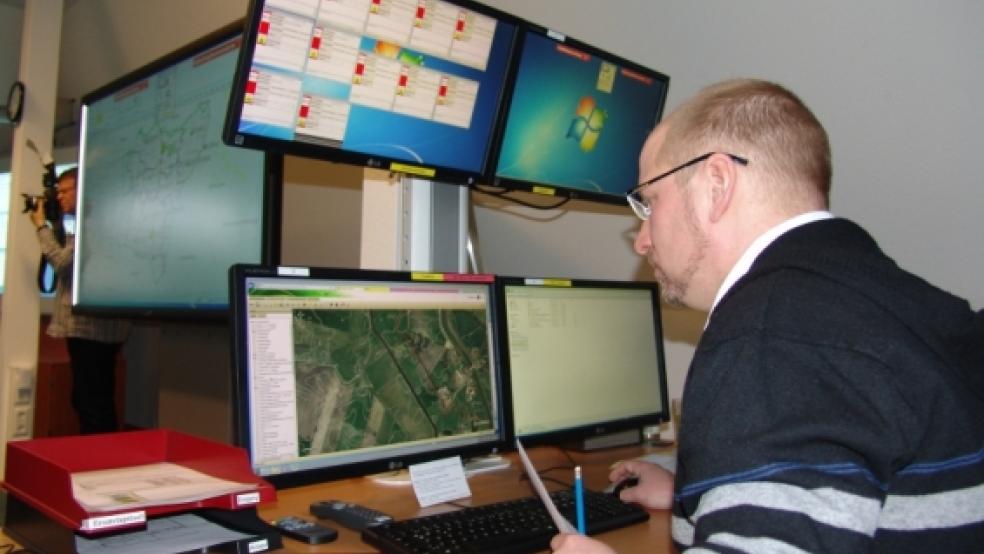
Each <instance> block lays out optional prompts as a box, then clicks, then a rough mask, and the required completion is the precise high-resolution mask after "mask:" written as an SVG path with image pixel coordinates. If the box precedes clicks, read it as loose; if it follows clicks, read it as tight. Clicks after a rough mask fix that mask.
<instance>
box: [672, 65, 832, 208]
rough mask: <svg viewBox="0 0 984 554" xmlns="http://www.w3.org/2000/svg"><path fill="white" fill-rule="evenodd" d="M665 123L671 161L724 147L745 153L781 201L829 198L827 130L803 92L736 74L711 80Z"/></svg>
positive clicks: (817, 203) (818, 201)
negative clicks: (733, 76)
mask: <svg viewBox="0 0 984 554" xmlns="http://www.w3.org/2000/svg"><path fill="white" fill-rule="evenodd" d="M664 124H666V125H667V127H668V132H667V135H666V140H665V141H664V143H663V145H662V147H661V148H660V151H659V153H658V154H657V155H658V156H659V158H660V159H661V160H663V161H664V162H665V163H667V164H670V165H676V164H679V163H683V162H684V161H686V160H687V159H689V158H693V157H695V156H699V155H701V154H703V153H705V152H716V151H721V152H726V153H729V154H734V155H737V156H742V157H744V158H747V159H748V160H749V169H750V170H752V171H755V172H756V173H757V174H759V175H761V176H762V177H763V178H764V180H765V181H767V182H768V183H769V184H770V187H771V188H772V189H773V190H770V191H768V193H769V194H771V195H773V197H774V198H775V199H776V200H778V201H783V202H791V203H794V204H803V203H806V204H809V205H813V206H817V207H822V208H826V207H827V206H828V205H829V203H830V179H831V162H830V143H829V142H828V139H827V132H826V131H825V130H824V128H823V126H822V125H821V124H820V122H819V121H818V120H817V118H816V116H814V115H813V112H811V111H810V109H809V108H807V107H806V105H805V104H804V103H803V102H802V100H800V99H799V97H797V96H796V95H795V94H793V93H792V92H790V91H789V90H787V89H786V88H784V87H782V86H780V85H778V84H776V83H771V82H768V81H761V80H755V79H735V80H730V81H724V82H722V83H718V84H716V85H711V86H709V87H707V88H705V89H703V90H701V91H700V92H699V93H698V94H697V95H696V96H694V97H693V98H691V99H689V100H687V101H686V102H684V103H683V104H682V105H680V106H679V107H678V108H677V109H675V110H674V111H673V112H672V113H671V114H670V115H669V116H668V117H667V118H666V120H665V121H664ZM682 179H683V177H682V178H681V180H682ZM763 192H765V191H763Z"/></svg>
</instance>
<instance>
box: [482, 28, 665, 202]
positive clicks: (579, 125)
mask: <svg viewBox="0 0 984 554" xmlns="http://www.w3.org/2000/svg"><path fill="white" fill-rule="evenodd" d="M638 75H639V74H636V76H638ZM647 81H648V82H647ZM664 95H665V83H664V82H661V81H656V80H652V79H639V78H630V77H628V76H626V74H625V72H624V71H623V70H622V68H620V67H619V66H618V65H616V64H615V63H612V62H609V61H605V60H602V59H601V58H599V57H598V56H595V55H592V54H590V53H588V52H584V51H580V50H577V49H575V48H571V47H569V46H567V45H565V44H563V43H559V42H556V41H554V40H553V39H550V38H548V37H546V36H542V35H539V34H532V33H531V34H529V35H527V37H526V42H525V44H524V47H523V52H522V57H521V59H520V64H519V67H518V69H517V74H516V83H515V88H514V90H513V97H512V101H511V104H510V106H509V112H508V116H507V120H506V126H505V130H504V136H503V141H502V146H501V150H500V152H499V159H498V162H497V165H496V171H495V174H496V176H497V177H499V178H503V179H512V180H517V181H524V182H528V183H532V184H534V185H548V186H555V187H565V188H570V189H577V190H582V191H589V192H594V193H601V194H610V195H618V196H619V197H621V196H622V195H623V194H624V193H625V191H626V190H627V189H629V188H630V187H632V186H634V185H635V184H636V182H637V180H638V171H639V170H638V156H639V149H640V148H641V147H642V144H643V142H644V141H645V139H646V136H647V135H648V134H649V132H650V131H651V130H652V129H653V127H654V126H655V124H656V122H655V114H656V113H657V110H658V107H659V105H660V103H661V102H662V99H663V97H664Z"/></svg>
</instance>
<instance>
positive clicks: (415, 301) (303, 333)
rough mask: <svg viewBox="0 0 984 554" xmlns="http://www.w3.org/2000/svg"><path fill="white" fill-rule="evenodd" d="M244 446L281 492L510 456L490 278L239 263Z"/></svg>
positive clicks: (239, 398)
mask: <svg viewBox="0 0 984 554" xmlns="http://www.w3.org/2000/svg"><path fill="white" fill-rule="evenodd" d="M230 273H231V275H230V277H231V283H230V290H231V303H232V307H233V309H232V327H233V347H234V348H233V357H234V360H233V362H234V366H235V367H234V375H235V380H236V387H235V391H234V394H233V397H234V403H235V414H236V431H237V442H238V444H239V445H240V446H243V447H245V448H246V450H247V451H248V453H249V456H250V459H251V461H252V465H253V469H254V471H255V472H256V473H257V474H258V475H260V476H263V477H265V478H267V479H268V480H269V481H270V482H272V483H274V484H275V485H277V486H285V487H289V486H295V485H300V484H304V483H311V482H315V481H324V480H329V479H336V478H339V477H343V476H347V475H353V474H360V475H365V474H369V473H376V472H381V471H386V470H392V469H400V468H404V467H406V466H407V465H409V464H411V463H416V462H420V461H427V460H432V459H436V458H442V457H449V456H455V455H459V456H468V455H484V454H491V453H494V452H496V451H498V450H500V449H502V448H504V447H505V445H506V442H505V441H506V427H505V423H504V420H503V410H502V407H501V403H502V401H503V399H502V389H501V388H500V386H501V385H500V377H499V370H498V364H497V363H496V359H495V342H494V341H495V326H494V325H493V321H494V317H493V311H494V309H495V301H494V292H495V290H494V286H493V278H492V276H490V275H447V274H431V273H427V274H413V273H404V272H391V271H372V270H356V269H324V268H306V267H305V268H298V267H290V268H287V267H263V266H235V267H234V268H233V269H232V270H231V272H230Z"/></svg>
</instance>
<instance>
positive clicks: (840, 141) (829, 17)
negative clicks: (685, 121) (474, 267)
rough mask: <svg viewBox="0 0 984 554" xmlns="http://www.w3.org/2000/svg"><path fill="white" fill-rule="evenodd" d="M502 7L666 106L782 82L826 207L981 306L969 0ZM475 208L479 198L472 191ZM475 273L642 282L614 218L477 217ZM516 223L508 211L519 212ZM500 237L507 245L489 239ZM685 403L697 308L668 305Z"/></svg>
mask: <svg viewBox="0 0 984 554" xmlns="http://www.w3.org/2000/svg"><path fill="white" fill-rule="evenodd" d="M495 5H496V6H497V7H499V8H500V9H503V10H505V11H508V12H512V13H515V14H517V15H520V16H521V17H524V18H526V19H529V20H532V21H535V22H537V23H540V24H542V25H546V26H548V27H552V28H554V29H555V30H558V31H561V32H564V33H566V34H568V35H570V36H573V37H576V38H579V39H581V40H583V41H586V42H589V43H592V44H595V45H598V46H600V47H602V48H604V49H606V50H609V51H612V52H615V53H617V54H620V55H622V56H623V57H626V58H629V59H632V60H634V61H637V62H640V63H642V64H643V65H647V66H650V67H653V68H655V69H658V70H660V71H662V72H664V73H667V74H668V75H670V78H671V80H670V95H669V100H668V105H667V107H668V108H669V109H672V108H673V107H674V106H675V105H677V104H678V103H679V102H680V101H681V100H682V99H684V98H686V97H688V96H690V95H691V94H692V93H694V92H695V91H696V90H698V89H699V88H700V87H702V86H705V85H707V84H710V83H713V82H716V81H719V80H721V79H725V78H728V77H735V76H750V77H761V78H766V79H770V80H775V81H779V82H781V83H783V84H785V85H787V86H788V87H790V88H791V89H793V90H794V91H796V92H797V93H798V94H799V95H800V96H801V97H802V98H803V99H804V100H805V101H806V102H807V104H809V105H810V106H811V107H812V108H813V110H814V111H815V112H816V113H817V115H818V117H819V118H820V119H821V121H823V122H824V124H825V126H826V127H827V130H828V132H829V134H830V139H831V144H832V148H833V156H834V183H833V194H832V203H833V210H834V212H836V213H837V214H839V215H843V216H847V217H850V218H852V219H854V220H856V221H858V222H859V223H861V224H862V225H864V226H865V227H866V228H868V229H869V231H870V232H871V233H872V234H873V235H874V237H875V238H876V239H877V240H878V241H879V242H880V243H881V245H882V247H883V248H884V249H885V250H886V251H887V252H888V253H889V254H890V255H892V256H893V257H895V259H896V260H897V261H898V262H899V264H900V265H902V266H903V267H905V268H907V269H909V270H910V271H912V272H914V273H916V274H918V275H921V276H923V277H925V278H926V279H928V280H930V281H932V282H934V283H937V284H939V285H940V286H942V287H943V288H945V289H948V290H950V291H952V292H954V293H956V294H958V295H960V296H964V297H966V298H968V299H969V300H970V301H971V303H972V305H974V306H975V307H977V308H978V309H980V308H982V307H984V287H982V286H981V285H980V283H981V275H982V274H984V241H982V240H981V237H982V236H984V218H982V213H984V182H982V181H984V179H982V178H981V176H980V175H978V174H977V173H976V170H975V169H974V168H975V167H976V165H977V159H978V156H979V155H980V152H982V151H984V137H982V134H981V132H980V130H981V129H982V128H984V109H981V107H980V103H979V98H980V93H979V91H981V90H984V88H982V87H984V72H982V71H980V69H981V68H982V67H984V66H982V64H981V53H982V52H984V33H982V32H981V23H982V22H984V3H982V2H978V1H975V0H945V1H942V2H922V1H919V0H868V1H866V2H850V1H846V0H833V1H829V2H789V1H786V0H746V1H742V2H734V1H731V0H698V1H694V0H658V1H653V0H617V1H611V2H597V1H595V0H539V1H529V0H497V1H496V2H495ZM476 200H477V201H478V202H480V203H482V204H486V201H483V200H482V198H481V197H479V196H476ZM476 212H477V217H476V218H477V220H478V221H479V224H480V225H479V228H480V232H481V241H482V243H481V244H482V253H483V257H484V259H485V260H486V266H485V269H487V270H490V271H501V270H506V271H508V272H512V271H514V270H515V271H525V272H530V273H539V274H560V275H563V274H573V275H584V274H597V275H600V276H609V275H612V276H616V277H619V278H632V277H634V276H646V278H649V277H648V276H649V272H648V270H647V269H645V268H641V267H640V265H639V262H638V261H637V260H636V258H635V256H634V255H633V254H632V253H631V252H629V251H628V250H627V248H626V247H625V246H626V241H625V236H624V235H625V232H626V230H628V229H632V228H634V227H635V223H636V222H635V221H634V219H633V218H632V217H631V216H630V215H627V214H628V211H627V210H623V211H622V212H621V213H620V214H611V215H609V214H607V213H605V214H602V213H596V212H591V211H582V210H580V209H578V210H576V211H572V212H569V213H565V214H557V215H556V217H555V218H554V219H552V220H551V222H550V223H549V224H541V223H537V222H534V219H536V218H537V217H542V216H537V215H536V214H535V213H534V212H532V211H531V210H526V209H523V208H508V209H499V208H494V209H484V208H482V207H479V208H476ZM514 214H516V215H514ZM499 238H501V239H502V240H499ZM664 317H665V319H666V323H667V327H668V329H667V332H668V338H669V340H668V342H667V346H668V364H669V366H670V369H671V375H670V382H671V394H672V395H673V396H679V391H680V390H682V384H683V377H684V374H685V370H686V366H687V364H688V363H689V360H690V357H691V356H692V353H693V347H692V345H693V343H694V341H695V340H696V337H697V336H698V334H699V331H700V329H701V327H702V325H703V316H702V314H696V313H693V312H689V311H686V310H673V309H668V310H666V311H665V312H664Z"/></svg>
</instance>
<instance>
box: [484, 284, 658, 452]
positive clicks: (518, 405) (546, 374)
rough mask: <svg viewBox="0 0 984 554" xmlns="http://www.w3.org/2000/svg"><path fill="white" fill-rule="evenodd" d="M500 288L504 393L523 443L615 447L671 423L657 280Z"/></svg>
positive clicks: (518, 285) (514, 427)
mask: <svg viewBox="0 0 984 554" xmlns="http://www.w3.org/2000/svg"><path fill="white" fill-rule="evenodd" d="M497 288H498V299H499V302H500V313H499V322H500V336H501V341H502V342H501V344H502V348H501V353H500V356H501V361H502V365H503V367H504V369H503V371H504V375H505V378H506V383H507V391H508V394H506V395H504V396H505V397H506V398H507V399H509V401H510V403H509V405H508V408H507V413H508V415H509V417H510V421H511V428H512V432H513V434H514V436H515V437H517V438H520V439H522V440H523V443H524V444H537V443H552V444H557V443H565V444H566V443H569V444H571V445H572V446H575V447H578V448H585V449H591V448H592V445H594V446H608V445H612V446H614V445H615V444H626V443H628V442H638V440H639V437H640V436H641V429H642V428H643V427H644V426H647V425H655V424H659V423H661V422H663V421H669V408H668V403H667V391H666V367H665V363H664V356H663V333H662V326H661V323H660V308H659V290H658V286H657V285H656V284H655V283H642V282H628V281H601V280H570V279H533V278H522V277H499V278H498V282H497ZM612 437H614V438H615V439H619V437H623V438H624V437H629V438H630V439H631V440H618V442H615V443H610V442H608V441H609V439H610V438H612Z"/></svg>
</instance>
